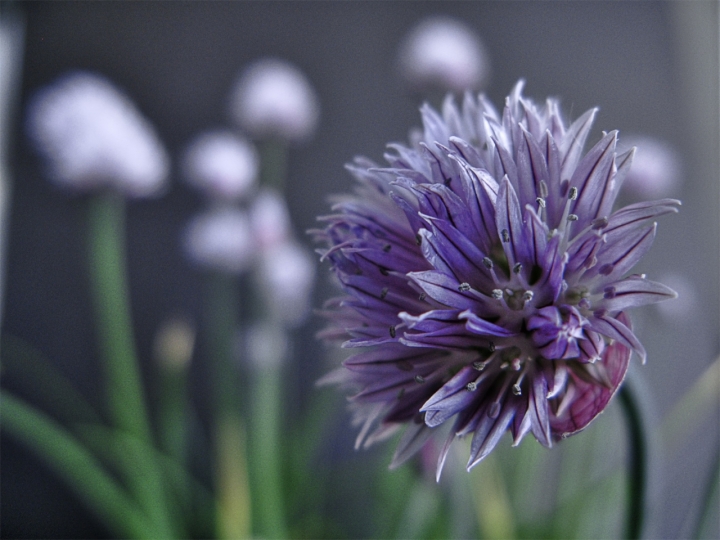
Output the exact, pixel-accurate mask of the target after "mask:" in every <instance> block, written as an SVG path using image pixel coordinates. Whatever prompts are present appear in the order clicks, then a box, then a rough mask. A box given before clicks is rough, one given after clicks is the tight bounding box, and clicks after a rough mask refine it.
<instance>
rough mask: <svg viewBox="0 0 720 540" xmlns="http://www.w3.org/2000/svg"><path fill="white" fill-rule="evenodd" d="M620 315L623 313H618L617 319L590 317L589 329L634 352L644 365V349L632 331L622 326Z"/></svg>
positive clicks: (645, 355)
mask: <svg viewBox="0 0 720 540" xmlns="http://www.w3.org/2000/svg"><path fill="white" fill-rule="evenodd" d="M621 315H623V313H620V315H618V317H617V318H613V317H607V316H600V317H598V316H593V317H590V319H589V320H590V328H591V329H592V330H595V331H596V332H598V333H600V334H602V335H604V336H607V337H609V338H610V339H614V340H616V341H619V342H620V343H622V344H623V345H624V346H626V347H628V348H629V349H632V350H634V351H635V352H636V353H638V355H639V356H640V360H641V361H642V363H643V364H644V363H645V360H646V359H647V354H646V353H645V348H644V347H643V346H642V343H640V340H639V339H638V338H637V337H635V334H634V333H633V331H632V329H631V328H629V327H628V326H626V325H625V324H623V322H622V320H621V319H622V317H621Z"/></svg>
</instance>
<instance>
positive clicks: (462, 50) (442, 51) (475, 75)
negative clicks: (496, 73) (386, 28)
mask: <svg viewBox="0 0 720 540" xmlns="http://www.w3.org/2000/svg"><path fill="white" fill-rule="evenodd" d="M399 60H400V71H401V73H402V74H403V76H404V77H405V79H406V80H407V81H408V83H409V84H410V85H411V86H413V87H415V88H418V89H421V90H422V89H427V88H439V89H441V90H450V91H456V92H462V91H465V90H471V89H477V88H480V87H481V86H482V85H483V84H484V83H485V81H486V80H487V78H488V76H489V72H490V66H489V60H488V56H487V53H486V52H485V49H484V47H483V45H482V43H481V42H480V39H479V38H478V37H477V35H475V33H474V32H473V31H472V30H471V29H470V28H468V27H467V26H466V25H465V24H463V23H461V22H459V21H457V20H455V19H452V18H448V17H430V18H428V19H425V20H424V21H422V22H421V23H420V24H419V25H418V26H416V27H415V28H414V29H413V30H412V31H411V32H410V33H409V34H408V35H407V36H406V38H405V39H404V41H403V42H402V44H401V46H400V57H399Z"/></svg>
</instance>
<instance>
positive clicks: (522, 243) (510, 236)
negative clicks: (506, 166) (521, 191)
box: [495, 178, 532, 268]
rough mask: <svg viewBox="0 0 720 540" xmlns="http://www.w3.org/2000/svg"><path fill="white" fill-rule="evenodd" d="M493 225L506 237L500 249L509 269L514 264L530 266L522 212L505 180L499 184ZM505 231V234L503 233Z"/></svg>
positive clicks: (508, 183) (512, 190)
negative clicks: (503, 253) (505, 257)
mask: <svg viewBox="0 0 720 540" xmlns="http://www.w3.org/2000/svg"><path fill="white" fill-rule="evenodd" d="M495 223H496V225H497V230H498V232H499V233H501V234H502V235H504V236H505V235H506V237H507V240H508V241H505V239H503V241H502V247H503V250H504V251H505V255H506V256H507V260H508V265H509V266H510V268H512V267H513V265H514V264H515V263H518V262H519V263H522V264H528V263H530V264H532V262H531V258H530V252H529V244H528V242H527V241H526V239H525V233H524V229H525V227H523V222H522V211H521V210H520V203H519V202H518V198H517V195H516V194H515V190H514V189H513V187H512V184H510V182H509V181H508V179H507V178H504V179H503V181H502V182H500V191H499V192H498V198H497V203H496V214H495ZM503 231H506V232H503Z"/></svg>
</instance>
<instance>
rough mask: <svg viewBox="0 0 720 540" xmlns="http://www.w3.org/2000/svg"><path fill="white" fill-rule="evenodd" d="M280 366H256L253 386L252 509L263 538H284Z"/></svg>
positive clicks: (258, 532) (251, 440)
mask: <svg viewBox="0 0 720 540" xmlns="http://www.w3.org/2000/svg"><path fill="white" fill-rule="evenodd" d="M280 370H281V368H280V365H275V366H255V370H254V380H253V384H252V417H251V420H252V424H251V425H252V432H251V434H252V438H251V439H250V443H251V447H252V456H253V460H252V465H253V473H254V475H253V483H252V487H253V498H254V500H255V501H256V502H255V503H254V504H253V507H254V508H255V509H256V510H257V512H256V514H255V515H256V516H257V519H258V526H257V530H255V531H254V532H255V533H256V534H257V535H258V536H260V537H262V538H286V537H287V533H286V530H285V521H284V501H283V494H282V488H281V486H282V483H281V475H280V453H279V450H280V447H281V446H280V444H281V443H280V404H281V400H282V384H281V383H282V379H281V373H280Z"/></svg>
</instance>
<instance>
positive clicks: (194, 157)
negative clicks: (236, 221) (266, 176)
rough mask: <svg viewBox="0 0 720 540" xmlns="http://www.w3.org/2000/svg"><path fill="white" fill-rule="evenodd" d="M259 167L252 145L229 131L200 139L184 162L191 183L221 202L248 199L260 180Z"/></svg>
mask: <svg viewBox="0 0 720 540" xmlns="http://www.w3.org/2000/svg"><path fill="white" fill-rule="evenodd" d="M258 167H259V158H258V154H257V152H256V150H255V147H254V146H253V145H252V143H250V142H249V141H247V140H245V139H243V138H241V137H238V136H237V135H235V134H234V133H231V132H229V131H216V132H211V133H205V134H203V135H200V136H199V137H197V138H196V139H195V140H194V141H193V142H192V143H191V144H190V147H189V148H188V150H187V153H186V155H185V161H184V173H185V176H186V178H187V179H188V182H190V184H192V185H193V186H195V187H197V188H199V189H201V190H202V191H204V192H205V194H206V195H208V196H209V197H213V198H216V199H219V200H233V199H240V198H242V197H244V196H245V195H247V194H248V192H249V191H250V189H251V188H252V187H253V185H254V184H255V181H256V179H257V174H258Z"/></svg>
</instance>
